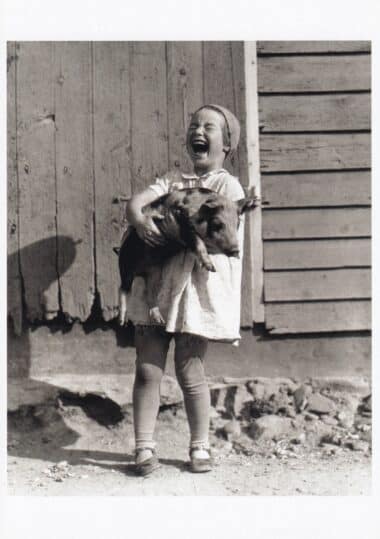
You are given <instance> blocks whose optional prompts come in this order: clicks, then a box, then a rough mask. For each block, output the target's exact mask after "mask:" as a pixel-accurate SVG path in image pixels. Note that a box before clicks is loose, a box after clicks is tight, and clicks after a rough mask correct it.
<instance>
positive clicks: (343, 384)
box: [313, 376, 370, 395]
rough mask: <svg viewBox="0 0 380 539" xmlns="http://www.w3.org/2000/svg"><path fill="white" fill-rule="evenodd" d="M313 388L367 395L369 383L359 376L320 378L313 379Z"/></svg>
mask: <svg viewBox="0 0 380 539" xmlns="http://www.w3.org/2000/svg"><path fill="white" fill-rule="evenodd" d="M313 387H314V388H315V389H316V390H318V391H322V390H328V391H330V392H331V391H332V392H341V393H345V394H346V393H348V394H353V395H368V391H369V388H370V385H369V381H368V380H367V379H366V378H363V377H359V376H341V377H331V376H329V377H324V378H323V377H320V378H313Z"/></svg>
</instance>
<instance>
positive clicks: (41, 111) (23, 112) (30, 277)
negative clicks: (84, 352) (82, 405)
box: [17, 42, 59, 321]
mask: <svg viewBox="0 0 380 539" xmlns="http://www.w3.org/2000/svg"><path fill="white" fill-rule="evenodd" d="M53 65H54V60H53V46H52V44H51V43H49V42H44V43H39V42H28V43H20V44H19V50H18V61H17V124H18V125H17V137H18V141H17V145H18V177H19V194H20V195H19V196H20V200H19V204H20V250H21V251H20V261H21V272H22V276H23V281H24V287H25V303H26V309H27V317H28V319H29V320H31V321H33V320H36V319H41V318H43V317H44V316H45V317H46V318H53V317H54V316H56V314H57V312H58V310H59V302H58V283H57V277H58V276H57V268H56V256H57V252H56V222H55V218H56V188H55V158H54V137H55V116H54V114H55V111H54V91H53V84H52V72H53Z"/></svg>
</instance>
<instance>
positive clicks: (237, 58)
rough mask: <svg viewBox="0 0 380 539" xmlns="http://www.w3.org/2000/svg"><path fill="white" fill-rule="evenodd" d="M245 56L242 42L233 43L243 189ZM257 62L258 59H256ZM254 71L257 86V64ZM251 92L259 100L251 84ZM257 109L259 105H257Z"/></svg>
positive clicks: (245, 175)
mask: <svg viewBox="0 0 380 539" xmlns="http://www.w3.org/2000/svg"><path fill="white" fill-rule="evenodd" d="M245 54H246V49H245V46H244V43H243V42H242V41H233V42H232V43H231V55H232V73H231V76H232V84H233V93H234V112H235V114H236V117H237V119H238V120H239V122H240V141H239V146H238V151H237V156H238V162H239V172H238V176H239V180H240V183H241V184H242V185H243V187H245V186H248V184H249V181H248V154H247V102H246V91H247V82H246V77H245V71H246V67H245ZM256 60H257V59H256ZM254 69H255V72H256V86H257V63H256V62H255V65H254ZM250 84H251V86H250V92H255V95H256V99H257V90H255V88H254V87H252V82H251V83H250ZM256 107H257V104H256ZM258 127H259V126H258V121H256V125H255V129H256V138H258Z"/></svg>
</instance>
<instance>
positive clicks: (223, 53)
mask: <svg viewBox="0 0 380 539" xmlns="http://www.w3.org/2000/svg"><path fill="white" fill-rule="evenodd" d="M232 74H233V63H232V47H231V42H230V41H205V42H204V43H203V84H204V102H205V103H217V104H218V105H221V106H222V107H226V108H227V109H229V110H231V112H233V113H235V114H236V99H235V91H234V81H233V76H232ZM225 168H226V169H227V170H229V171H230V172H231V173H232V174H234V175H235V176H238V175H239V155H238V154H235V156H233V157H232V159H227V160H226V162H225Z"/></svg>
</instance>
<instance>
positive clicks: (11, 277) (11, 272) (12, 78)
mask: <svg viewBox="0 0 380 539" xmlns="http://www.w3.org/2000/svg"><path fill="white" fill-rule="evenodd" d="M16 62H17V54H16V43H14V42H8V44H7V177H8V184H7V202H8V214H7V239H8V241H7V255H8V259H7V285H8V287H7V300H8V305H7V307H8V315H9V316H10V318H11V320H12V323H13V329H14V331H15V333H16V335H20V334H21V331H22V296H21V278H20V266H19V226H18V225H19V215H18V211H19V208H18V179H17V126H16Z"/></svg>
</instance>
